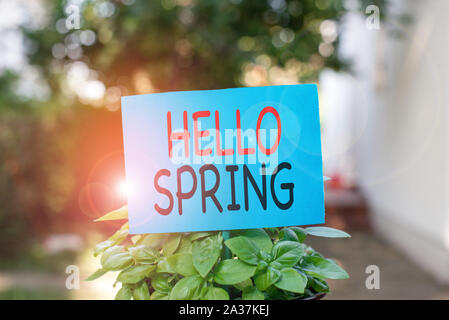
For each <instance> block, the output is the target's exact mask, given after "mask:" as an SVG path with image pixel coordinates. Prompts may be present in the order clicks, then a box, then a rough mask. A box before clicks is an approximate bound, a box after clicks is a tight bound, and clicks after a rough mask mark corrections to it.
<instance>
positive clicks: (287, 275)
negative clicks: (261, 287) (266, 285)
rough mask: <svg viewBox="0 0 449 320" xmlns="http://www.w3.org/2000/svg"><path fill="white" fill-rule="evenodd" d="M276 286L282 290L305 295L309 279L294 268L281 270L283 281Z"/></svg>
mask: <svg viewBox="0 0 449 320" xmlns="http://www.w3.org/2000/svg"><path fill="white" fill-rule="evenodd" d="M274 285H275V286H276V287H278V288H279V289H282V290H286V291H291V292H296V293H304V289H305V288H306V285H307V277H306V276H305V275H303V274H301V273H299V272H298V271H296V270H295V269H293V268H285V269H282V270H281V279H280V280H279V281H278V282H276V283H275V284H274Z"/></svg>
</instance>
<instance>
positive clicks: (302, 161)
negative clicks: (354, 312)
mask: <svg viewBox="0 0 449 320" xmlns="http://www.w3.org/2000/svg"><path fill="white" fill-rule="evenodd" d="M122 119H123V135H124V147H125V168H126V178H127V183H128V185H129V186H130V187H131V188H130V190H132V192H131V193H130V194H128V210H129V211H128V215H129V227H130V233H131V234H140V233H166V232H193V231H207V230H231V229H250V228H262V227H281V226H292V225H308V224H319V223H324V194H323V172H322V157H321V140H320V120H319V113H318V94H317V88H316V86H315V85H313V84H305V85H289V86H271V87H256V88H237V89H224V90H209V91H187V92H169V93H156V94H147V95H137V96H127V97H123V98H122Z"/></svg>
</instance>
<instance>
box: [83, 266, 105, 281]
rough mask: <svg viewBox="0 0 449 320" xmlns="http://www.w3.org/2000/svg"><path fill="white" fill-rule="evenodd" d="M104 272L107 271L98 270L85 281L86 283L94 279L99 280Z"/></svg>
mask: <svg viewBox="0 0 449 320" xmlns="http://www.w3.org/2000/svg"><path fill="white" fill-rule="evenodd" d="M106 272H108V270H106V269H101V268H100V269H98V270H97V271H95V272H94V273H92V274H91V275H90V276H89V277H88V278H87V279H86V281H92V280H95V279H98V278H100V277H101V276H102V275H104V274H105V273H106Z"/></svg>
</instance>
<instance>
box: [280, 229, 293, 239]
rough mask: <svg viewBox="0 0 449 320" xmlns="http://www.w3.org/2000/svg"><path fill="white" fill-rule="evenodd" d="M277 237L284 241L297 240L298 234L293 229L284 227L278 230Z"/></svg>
mask: <svg viewBox="0 0 449 320" xmlns="http://www.w3.org/2000/svg"><path fill="white" fill-rule="evenodd" d="M279 239H280V240H284V241H298V236H297V235H296V233H295V232H294V231H293V230H291V229H289V228H284V229H282V230H281V231H280V232H279Z"/></svg>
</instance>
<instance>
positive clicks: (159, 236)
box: [140, 233, 167, 250]
mask: <svg viewBox="0 0 449 320" xmlns="http://www.w3.org/2000/svg"><path fill="white" fill-rule="evenodd" d="M166 239H167V234H165V233H152V234H147V235H145V236H144V238H143V239H142V240H141V242H140V244H141V245H143V246H148V247H151V248H153V249H156V250H159V249H162V246H163V245H164V242H165V240H166Z"/></svg>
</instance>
